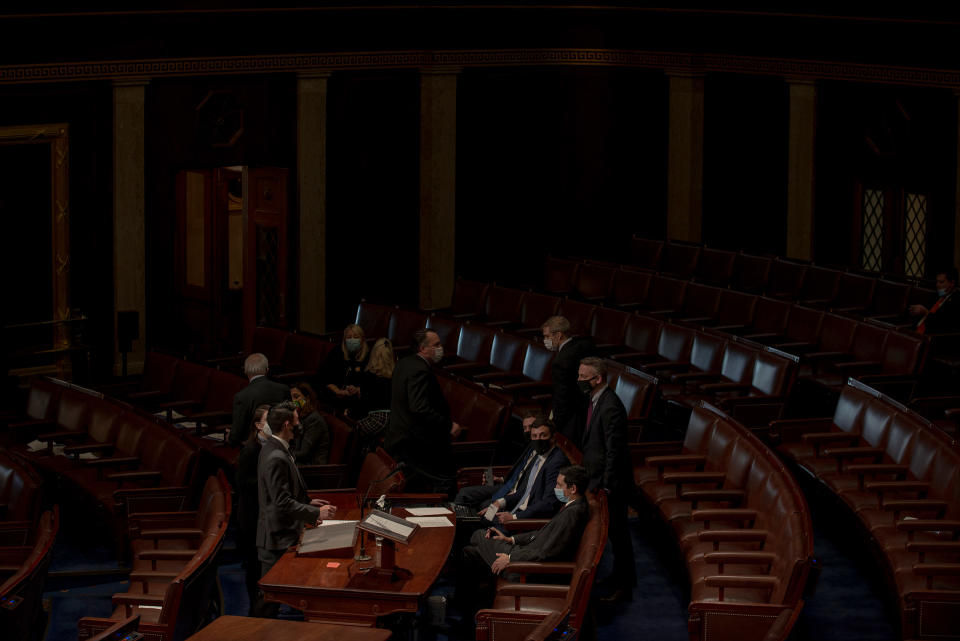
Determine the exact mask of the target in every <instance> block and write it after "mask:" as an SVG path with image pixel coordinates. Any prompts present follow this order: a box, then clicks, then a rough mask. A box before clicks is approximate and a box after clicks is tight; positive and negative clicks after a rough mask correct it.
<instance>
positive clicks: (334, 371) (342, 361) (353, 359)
mask: <svg viewBox="0 0 960 641" xmlns="http://www.w3.org/2000/svg"><path fill="white" fill-rule="evenodd" d="M369 358H370V348H369V347H368V346H367V341H366V338H365V336H364V335H363V328H362V327H360V326H359V325H355V324H353V323H351V324H350V325H347V327H346V329H344V330H343V341H342V342H341V344H340V349H334V350H332V351H331V352H330V354H329V356H327V360H326V361H324V363H323V370H322V371H321V379H322V381H323V384H324V386H325V387H324V396H325V399H324V400H325V401H327V402H328V403H330V404H331V405H333V407H334V408H336V409H339V410H347V409H353V410H354V411H355V410H356V408H357V406H358V404H359V395H360V385H361V383H362V380H363V370H364V369H365V368H366V367H367V360H368V359H369Z"/></svg>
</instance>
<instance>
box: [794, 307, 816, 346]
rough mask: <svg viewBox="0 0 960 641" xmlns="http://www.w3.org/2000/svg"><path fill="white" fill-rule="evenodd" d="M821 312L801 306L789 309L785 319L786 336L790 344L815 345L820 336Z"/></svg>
mask: <svg viewBox="0 0 960 641" xmlns="http://www.w3.org/2000/svg"><path fill="white" fill-rule="evenodd" d="M822 323H823V312H821V311H820V310H817V309H811V308H810V307H803V306H802V305H794V306H792V307H791V308H790V315H789V316H788V317H787V328H786V336H787V340H788V341H790V342H801V343H816V342H817V339H818V338H819V336H820V325H821V324H822Z"/></svg>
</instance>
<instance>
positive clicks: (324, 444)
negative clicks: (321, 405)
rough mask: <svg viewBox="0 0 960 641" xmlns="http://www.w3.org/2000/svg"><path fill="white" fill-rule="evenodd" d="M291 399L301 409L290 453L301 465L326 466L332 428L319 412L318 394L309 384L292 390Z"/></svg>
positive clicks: (303, 384)
mask: <svg viewBox="0 0 960 641" xmlns="http://www.w3.org/2000/svg"><path fill="white" fill-rule="evenodd" d="M290 398H291V399H292V400H293V402H294V403H296V404H297V405H298V406H299V407H300V411H299V412H297V414H298V416H299V417H300V423H299V426H296V427H295V431H294V437H293V440H292V441H290V453H291V454H293V457H294V459H296V461H297V463H299V464H300V465H326V464H327V461H328V460H329V458H330V428H329V427H327V423H326V421H324V420H323V417H321V416H320V413H319V412H317V394H316V392H314V391H313V388H312V387H311V386H310V384H309V383H304V382H300V383H297V384H296V385H294V386H293V387H291V388H290Z"/></svg>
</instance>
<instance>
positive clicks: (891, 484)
mask: <svg viewBox="0 0 960 641" xmlns="http://www.w3.org/2000/svg"><path fill="white" fill-rule="evenodd" d="M863 487H864V489H866V490H867V491H869V492H876V493H877V494H878V495H879V496H880V501H881V502H883V496H884V494H888V493H891V492H893V493H899V492H916V493H917V494H918V495H920V494H926V493H927V492H929V491H930V484H929V483H927V482H925V481H867V482H866V483H864V484H863ZM918 498H923V497H922V496H920V497H918Z"/></svg>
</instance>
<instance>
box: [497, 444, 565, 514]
mask: <svg viewBox="0 0 960 641" xmlns="http://www.w3.org/2000/svg"><path fill="white" fill-rule="evenodd" d="M522 460H523V461H525V460H526V457H524V458H523V459H522ZM569 464H570V461H568V460H567V455H566V454H564V453H563V451H561V450H560V448H559V447H554V448H553V449H552V450H550V451H549V452H548V453H547V460H546V461H544V462H543V466H542V467H541V468H540V472H539V473H538V474H537V478H536V479H534V481H533V489H532V490H531V491H530V499H529V500H528V501H527V509H525V510H517V512H516V516H517V518H518V519H542V518H548V517H550V516H553V515H554V514H555V513H556V511H557V510H559V509H560V506H561V505H562V504H561V503H560V501H558V500H557V495H556V494H554V492H553V488H554V487H556V485H557V475H558V474H559V473H560V470H561V469H563V468H564V467H566V466H567V465H569ZM531 465H533V463H531ZM524 481H526V479H524ZM514 482H516V481H514ZM504 485H506V483H505V484H504ZM525 487H526V485H524V486H523V487H518V488H517V491H516V492H514V493H513V494H506V493H504V499H505V500H506V502H507V504H506V505H505V506H504V508H503V509H504V511H506V512H509V511H511V510H513V508H514V507H516V506H517V505H518V504H519V503H520V499H521V498H522V497H523V491H524V488H525ZM509 489H510V488H507V490H508V491H509ZM496 498H500V497H496Z"/></svg>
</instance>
